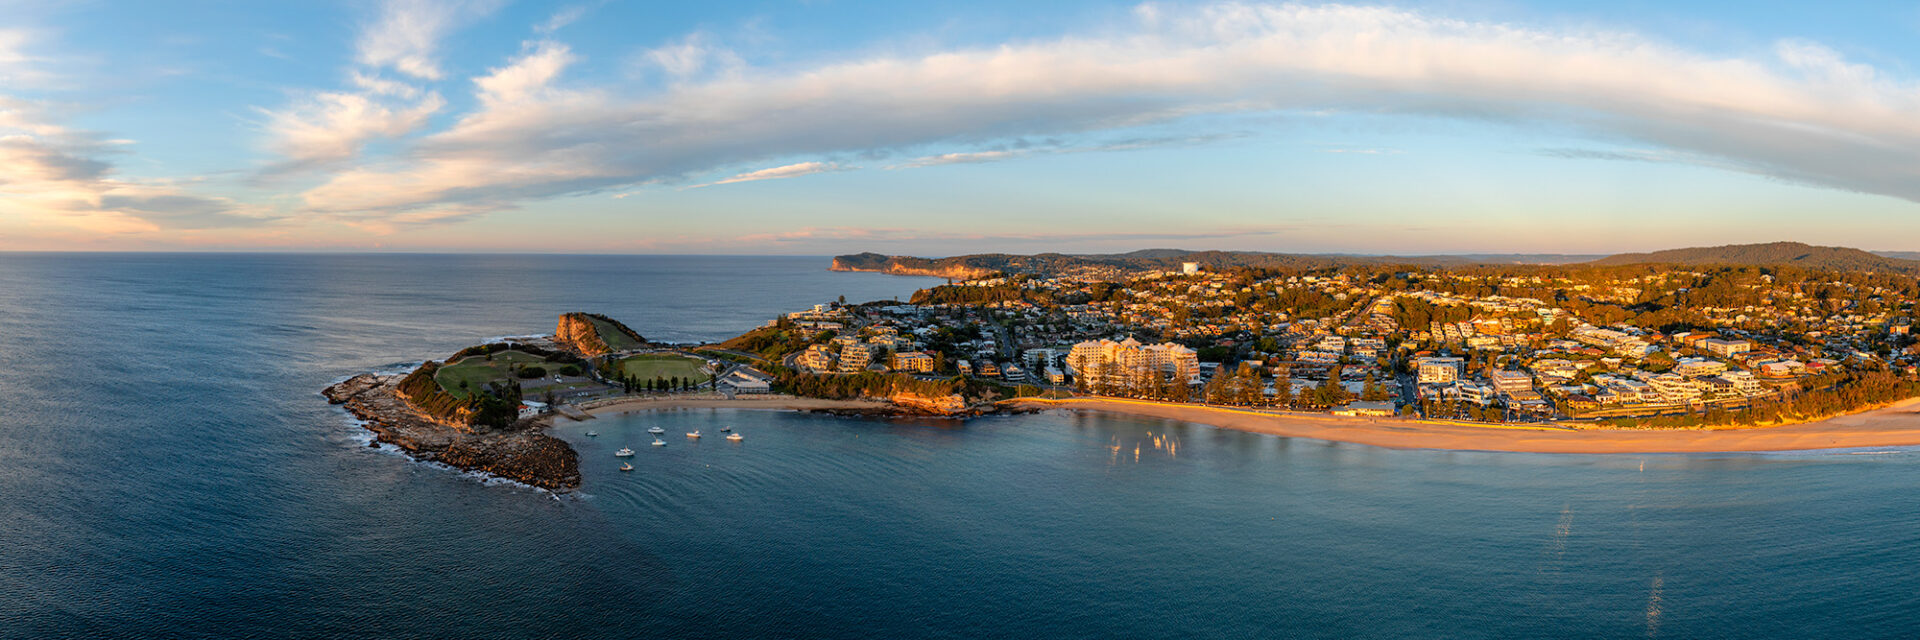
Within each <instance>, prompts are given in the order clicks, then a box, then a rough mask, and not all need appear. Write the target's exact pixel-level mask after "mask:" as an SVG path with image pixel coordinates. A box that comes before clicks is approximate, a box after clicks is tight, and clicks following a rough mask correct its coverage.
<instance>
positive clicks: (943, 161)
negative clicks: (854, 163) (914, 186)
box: [887, 133, 1245, 169]
mask: <svg viewBox="0 0 1920 640" xmlns="http://www.w3.org/2000/svg"><path fill="white" fill-rule="evenodd" d="M1244 136H1245V134H1229V133H1222V134H1209V135H1202V136H1178V137H1153V138H1128V139H1123V140H1116V141H1112V142H1103V143H1097V144H1087V145H1078V146H1068V145H1064V144H1062V143H1060V142H1058V141H1051V142H1049V143H1047V144H1042V145H1034V144H1030V143H1025V141H1016V144H1015V145H1014V146H1013V148H1010V149H990V150H986V151H961V152H954V153H942V154H937V155H931V156H920V157H918V158H914V159H912V160H908V161H906V162H904V163H901V164H898V165H894V166H891V167H887V168H888V169H920V168H924V167H938V166H941V165H949V164H978V163H982V162H999V161H1001V160H1012V159H1016V158H1025V157H1028V156H1034V155H1042V154H1061V153H1089V152H1099V151H1136V150H1141V149H1157V148H1162V147H1184V146H1195V145H1202V144H1210V143H1214V142H1219V141H1222V140H1228V139H1232V138H1239V137H1244Z"/></svg>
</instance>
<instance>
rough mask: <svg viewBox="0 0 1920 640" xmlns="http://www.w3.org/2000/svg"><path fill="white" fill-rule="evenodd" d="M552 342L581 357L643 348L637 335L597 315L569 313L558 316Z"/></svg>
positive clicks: (640, 338) (642, 338) (645, 340)
mask: <svg viewBox="0 0 1920 640" xmlns="http://www.w3.org/2000/svg"><path fill="white" fill-rule="evenodd" d="M553 341H554V342H555V343H557V344H559V345H560V346H563V347H566V348H568V349H572V350H573V351H575V352H578V353H579V354H580V355H583V356H589V357H591V356H598V355H606V354H608V353H612V352H615V351H624V350H627V349H634V348H638V347H642V346H645V345H646V344H647V339H646V338H644V337H641V336H640V333H639V332H637V331H634V330H633V329H631V328H628V327H627V325H624V324H621V323H620V321H618V320H614V319H613V318H609V317H606V316H603V315H600V314H597V313H582V312H578V311H576V312H573V313H565V314H561V315H560V320H559V322H557V323H555V324H554V327H553Z"/></svg>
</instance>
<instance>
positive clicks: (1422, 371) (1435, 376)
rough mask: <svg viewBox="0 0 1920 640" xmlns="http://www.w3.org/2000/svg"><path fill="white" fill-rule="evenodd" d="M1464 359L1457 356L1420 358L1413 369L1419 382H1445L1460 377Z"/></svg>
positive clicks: (1464, 362)
mask: <svg viewBox="0 0 1920 640" xmlns="http://www.w3.org/2000/svg"><path fill="white" fill-rule="evenodd" d="M1464 366H1466V361H1465V360H1461V359H1459V358H1421V359H1420V360H1418V361H1417V363H1416V369H1415V371H1416V372H1417V373H1418V375H1419V382H1420V384H1446V383H1449V382H1453V381H1455V380H1458V379H1460V369H1461V367H1464Z"/></svg>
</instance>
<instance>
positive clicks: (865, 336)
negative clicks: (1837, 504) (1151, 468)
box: [743, 262, 1920, 426]
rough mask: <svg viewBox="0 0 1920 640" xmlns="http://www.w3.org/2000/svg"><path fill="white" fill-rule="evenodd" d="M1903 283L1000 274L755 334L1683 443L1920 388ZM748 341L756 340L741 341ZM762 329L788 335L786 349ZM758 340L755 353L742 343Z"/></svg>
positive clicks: (915, 357) (813, 358) (930, 366)
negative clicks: (1607, 429)
mask: <svg viewBox="0 0 1920 640" xmlns="http://www.w3.org/2000/svg"><path fill="white" fill-rule="evenodd" d="M1916 298H1920V288H1917V286H1916V281H1915V280H1914V279H1913V278H1911V277H1902V276H1897V275H1891V274H1884V273H1872V272H1857V271H1831V272H1829V271H1821V270H1809V269H1801V268H1794V267H1758V266H1719V267H1693V266H1672V265H1666V266H1662V265H1624V266H1593V265H1563V266H1548V265H1503V266H1488V265H1476V266H1463V267H1435V266H1426V267H1406V266H1386V265H1360V266H1341V267H1328V268H1311V269H1277V268H1245V267H1233V268H1222V269H1219V270H1215V269H1211V268H1208V267H1206V266H1203V265H1201V264H1199V263H1192V262H1189V263H1185V264H1183V265H1181V266H1180V268H1179V269H1177V270H1161V271H1150V270H1149V271H1133V272H1126V273H1111V272H1109V273H1098V274H1087V273H1076V274H1071V275H1049V274H1034V273H1024V274H1011V275H1009V274H1005V273H996V274H992V275H990V276H988V277H982V278H975V279H967V280H956V281H952V282H950V284H947V285H944V286H938V287H933V288H930V289H925V290H922V291H920V292H918V293H917V294H916V295H915V296H914V297H913V299H912V301H911V302H907V303H901V302H876V303H867V304H846V303H844V301H842V302H840V303H828V304H820V305H816V306H814V307H813V308H811V309H808V310H803V311H797V312H793V313H789V314H787V315H785V316H782V317H780V318H777V319H774V320H772V321H770V322H768V323H767V326H765V327H762V328H761V329H758V330H756V331H755V332H753V333H750V334H748V336H756V335H758V336H759V337H761V338H763V339H761V340H759V341H757V342H752V344H755V345H757V346H758V347H759V352H760V353H761V354H762V355H767V356H773V357H778V358H779V359H780V360H779V363H780V365H781V367H780V368H783V369H792V370H795V371H800V372H806V373H809V374H812V375H816V376H833V375H845V374H857V373H887V372H891V373H904V374H911V375H913V376H916V377H919V378H921V379H925V380H936V379H945V378H951V377H955V376H958V377H961V378H965V379H967V380H978V381H989V382H993V383H999V384H1003V385H1006V386H1009V387H1013V388H1014V389H1015V391H1014V393H1020V394H1036V393H1048V392H1051V393H1074V394H1081V395H1096V396H1112V397H1130V398H1146V399H1154V400H1164V401H1174V402H1204V403H1209V404H1223V405H1241V406H1253V407H1265V408H1273V409H1283V410H1297V411H1317V412H1331V413H1335V414H1342V415H1371V416H1389V415H1401V416H1417V417H1421V418H1428V419H1452V420H1471V421H1487V422H1544V421H1563V420H1610V421H1614V422H1615V423H1618V424H1623V425H1627V424H1639V425H1664V426H1691V425H1700V424H1721V423H1730V422H1735V421H1755V420H1759V421H1778V420H1780V419H1782V418H1783V416H1785V415H1787V414H1791V415H1796V416H1805V415H1812V414H1816V413H1828V414H1830V413H1836V412H1842V411H1846V410H1852V409H1856V408H1859V407H1862V406H1865V405H1868V404H1873V403H1879V402H1887V401H1891V400H1895V399H1899V397H1897V396H1903V394H1906V393H1907V392H1908V390H1910V389H1912V388H1913V382H1912V381H1913V380H1914V378H1915V375H1916V369H1915V365H1916V363H1920V345H1916V342H1915V337H1914V335H1913V330H1914V320H1913V317H1914V301H1915V300H1916ZM748 336H743V337H748ZM773 336H778V338H777V339H774V338H773ZM750 342H751V341H750Z"/></svg>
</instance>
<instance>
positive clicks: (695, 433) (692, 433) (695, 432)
mask: <svg viewBox="0 0 1920 640" xmlns="http://www.w3.org/2000/svg"><path fill="white" fill-rule="evenodd" d="M687 437H689V438H698V437H700V430H699V429H694V430H692V431H689V432H687Z"/></svg>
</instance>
